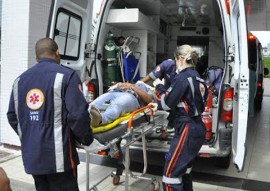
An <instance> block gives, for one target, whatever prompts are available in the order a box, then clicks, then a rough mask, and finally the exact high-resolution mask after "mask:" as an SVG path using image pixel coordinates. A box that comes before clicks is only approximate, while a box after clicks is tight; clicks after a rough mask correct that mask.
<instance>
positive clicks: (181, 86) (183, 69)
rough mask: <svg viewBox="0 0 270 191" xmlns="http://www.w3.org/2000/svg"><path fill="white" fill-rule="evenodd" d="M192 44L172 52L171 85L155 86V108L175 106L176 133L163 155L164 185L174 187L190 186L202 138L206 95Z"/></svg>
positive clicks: (178, 190) (179, 189)
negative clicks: (168, 148)
mask: <svg viewBox="0 0 270 191" xmlns="http://www.w3.org/2000/svg"><path fill="white" fill-rule="evenodd" d="M192 52H193V50H192V48H191V47H190V46H189V45H182V46H179V47H177V48H176V51H175V53H174V55H175V60H176V71H177V74H176V76H175V78H174V80H173V81H172V84H171V86H170V87H169V88H168V89H166V88H165V87H164V85H162V84H158V85H157V86H156V90H157V92H158V93H159V94H160V95H161V99H160V100H159V101H158V108H159V109H163V110H170V109H174V110H175V118H174V128H175V135H174V137H173V140H172V141H171V146H170V150H169V152H168V153H166V155H165V159H166V161H165V167H164V171H163V179H162V181H163V188H164V189H165V190H166V191H167V190H174V191H183V190H184V191H190V190H193V189H192V177H191V174H190V172H191V167H192V161H193V160H194V158H195V157H196V156H197V154H198V152H199V150H200V148H201V146H202V144H203V142H204V140H205V133H206V130H205V126H204V124H203V122H202V119H201V113H202V112H203V111H204V103H205V101H206V98H207V87H206V85H205V83H204V81H203V80H202V79H201V78H200V76H199V74H198V72H197V71H196V70H195V68H194V64H193V59H192Z"/></svg>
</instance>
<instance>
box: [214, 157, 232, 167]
mask: <svg viewBox="0 0 270 191" xmlns="http://www.w3.org/2000/svg"><path fill="white" fill-rule="evenodd" d="M230 163H231V153H230V154H229V155H228V156H226V157H217V158H216V166H217V167H220V168H223V169H227V168H229V166H230Z"/></svg>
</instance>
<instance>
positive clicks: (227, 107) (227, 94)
mask: <svg viewBox="0 0 270 191" xmlns="http://www.w3.org/2000/svg"><path fill="white" fill-rule="evenodd" d="M233 91H234V90H233V88H229V89H227V90H225V91H224V94H223V101H222V110H221V119H220V120H221V121H223V122H232V113H233Z"/></svg>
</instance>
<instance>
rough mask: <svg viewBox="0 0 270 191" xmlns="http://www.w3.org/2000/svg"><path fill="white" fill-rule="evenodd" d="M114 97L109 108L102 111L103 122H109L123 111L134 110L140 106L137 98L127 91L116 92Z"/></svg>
mask: <svg viewBox="0 0 270 191" xmlns="http://www.w3.org/2000/svg"><path fill="white" fill-rule="evenodd" d="M114 93H115V94H114V99H112V100H111V103H110V105H109V106H108V108H107V109H106V110H105V111H104V113H102V124H107V123H110V122H112V121H114V120H115V119H117V118H118V117H120V116H121V114H122V113H128V112H132V111H134V110H136V109H138V108H139V107H140V104H139V102H138V100H137V98H136V97H135V96H134V95H132V94H130V93H127V92H114Z"/></svg>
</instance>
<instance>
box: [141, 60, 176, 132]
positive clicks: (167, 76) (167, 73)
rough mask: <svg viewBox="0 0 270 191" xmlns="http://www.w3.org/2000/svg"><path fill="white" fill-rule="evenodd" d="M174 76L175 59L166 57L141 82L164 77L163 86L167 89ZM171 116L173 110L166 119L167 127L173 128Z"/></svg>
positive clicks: (172, 116)
mask: <svg viewBox="0 0 270 191" xmlns="http://www.w3.org/2000/svg"><path fill="white" fill-rule="evenodd" d="M174 76H175V60H172V59H167V60H164V61H163V62H161V63H160V64H159V65H158V66H157V67H156V68H155V69H154V70H153V71H152V72H150V73H149V74H148V75H147V76H146V77H144V78H143V79H142V81H143V82H145V83H147V82H149V81H151V80H156V79H158V78H159V79H160V80H162V79H164V87H165V88H166V89H167V88H169V87H170V85H171V81H172V80H173V78H174ZM173 118H174V112H173V111H170V112H169V116H168V117H167V119H168V122H169V123H168V127H167V128H168V129H173Z"/></svg>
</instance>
